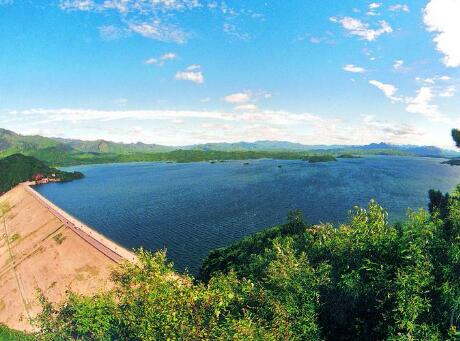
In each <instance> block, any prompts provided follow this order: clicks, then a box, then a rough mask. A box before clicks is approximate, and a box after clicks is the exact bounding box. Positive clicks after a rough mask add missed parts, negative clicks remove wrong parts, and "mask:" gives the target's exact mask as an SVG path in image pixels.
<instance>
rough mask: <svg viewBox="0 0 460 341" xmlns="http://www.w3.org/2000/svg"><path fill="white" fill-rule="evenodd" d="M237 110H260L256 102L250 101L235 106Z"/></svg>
mask: <svg viewBox="0 0 460 341" xmlns="http://www.w3.org/2000/svg"><path fill="white" fill-rule="evenodd" d="M235 110H238V111H251V112H252V111H258V110H259V107H258V106H257V105H255V104H252V103H248V104H241V105H238V106H236V107H235Z"/></svg>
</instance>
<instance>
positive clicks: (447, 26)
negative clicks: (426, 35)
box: [423, 0, 460, 67]
mask: <svg viewBox="0 0 460 341" xmlns="http://www.w3.org/2000/svg"><path fill="white" fill-rule="evenodd" d="M459 18H460V1H458V0H431V1H430V2H429V3H428V4H427V6H426V7H425V9H424V16H423V21H424V23H425V25H426V27H427V29H428V31H430V32H433V33H434V38H433V42H434V43H435V44H436V49H437V50H438V51H439V52H441V53H442V54H444V58H443V63H444V64H445V65H446V66H447V67H459V66H460V44H459V43H458V42H459V32H460V20H459Z"/></svg>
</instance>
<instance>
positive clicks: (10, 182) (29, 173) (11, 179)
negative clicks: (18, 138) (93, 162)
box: [0, 154, 83, 192]
mask: <svg viewBox="0 0 460 341" xmlns="http://www.w3.org/2000/svg"><path fill="white" fill-rule="evenodd" d="M38 173H40V174H43V175H44V176H51V174H55V175H56V177H57V178H60V179H61V180H62V181H70V180H74V179H80V178H82V177H83V174H82V173H80V172H73V173H69V172H63V171H60V170H58V169H55V168H51V167H48V166H47V165H46V164H44V163H43V162H41V161H40V160H37V159H36V158H34V157H31V156H24V155H22V154H13V155H10V156H8V157H5V158H3V159H0V192H6V191H8V190H9V189H11V188H12V187H14V186H16V185H17V184H19V183H21V182H24V181H27V180H30V179H31V178H32V177H33V176H34V175H36V174H38Z"/></svg>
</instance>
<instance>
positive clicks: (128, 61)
mask: <svg viewBox="0 0 460 341" xmlns="http://www.w3.org/2000/svg"><path fill="white" fill-rule="evenodd" d="M401 1H402V2H401ZM401 1H399V0H395V1H384V2H383V1H382V2H372V1H356V0H355V1H351V0H342V1H334V0H321V1H318V0H317V1H313V0H290V1H281V0H273V1H259V0H251V1H243V0H225V1H218V0H217V1H216V0H49V1H46V0H40V1H36V0H0V127H2V128H6V129H10V130H13V131H16V132H18V133H21V134H27V135H28V134H40V135H44V136H50V137H67V138H79V139H87V140H94V139H106V140H111V141H117V142H127V143H128V142H129V143H131V142H139V141H141V142H145V143H156V144H163V145H174V146H180V145H188V144H198V143H208V142H238V141H257V140H282V141H291V142H299V143H304V144H310V145H313V144H314V145H318V144H341V145H358V144H367V143H371V142H388V143H396V144H417V145H436V146H440V147H444V148H453V143H452V142H451V139H450V129H451V128H453V127H457V128H460V44H459V39H460V38H459V37H460V20H459V19H458V18H460V0H429V1H427V0H425V1H421V0H411V1H403V0H401Z"/></svg>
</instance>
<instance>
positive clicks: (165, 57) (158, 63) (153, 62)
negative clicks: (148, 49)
mask: <svg viewBox="0 0 460 341" xmlns="http://www.w3.org/2000/svg"><path fill="white" fill-rule="evenodd" d="M176 58H177V55H176V54H175V53H172V52H168V53H165V54H163V55H162V56H160V57H159V58H149V59H147V60H146V61H145V64H149V65H156V66H163V65H165V63H166V61H168V60H174V59H176Z"/></svg>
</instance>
